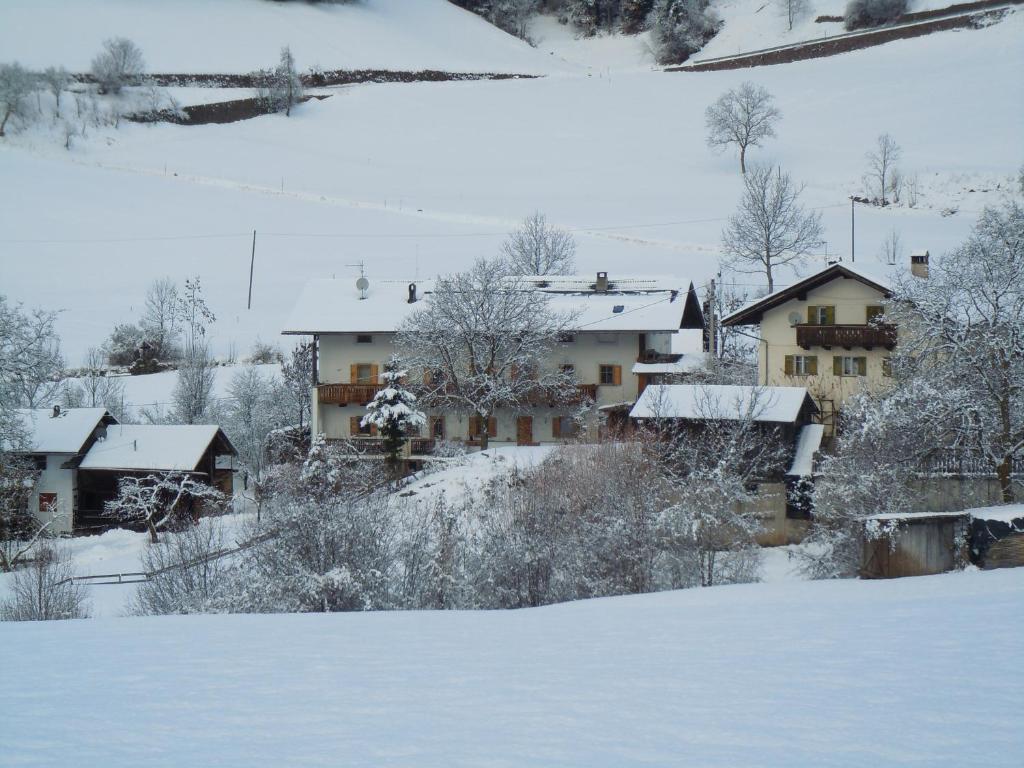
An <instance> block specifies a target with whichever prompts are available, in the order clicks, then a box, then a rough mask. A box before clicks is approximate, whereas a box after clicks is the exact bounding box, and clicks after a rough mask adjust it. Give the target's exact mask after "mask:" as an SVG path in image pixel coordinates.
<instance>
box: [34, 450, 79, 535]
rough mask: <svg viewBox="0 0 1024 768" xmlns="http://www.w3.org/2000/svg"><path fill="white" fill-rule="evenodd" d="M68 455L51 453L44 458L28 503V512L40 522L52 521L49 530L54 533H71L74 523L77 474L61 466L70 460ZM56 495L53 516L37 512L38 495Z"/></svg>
mask: <svg viewBox="0 0 1024 768" xmlns="http://www.w3.org/2000/svg"><path fill="white" fill-rule="evenodd" d="M72 456H73V454H70V453H51V454H49V455H47V457H46V469H44V470H43V472H42V473H41V474H40V475H39V479H38V480H36V484H35V487H34V488H33V489H32V496H31V497H30V498H29V501H28V505H29V506H28V508H29V511H30V512H31V513H32V514H33V515H35V516H36V517H37V518H38V519H39V521H40V522H42V523H47V522H49V521H50V520H53V521H54V522H53V524H52V526H51V527H50V530H51V531H53V532H54V533H71V529H72V526H73V524H74V521H73V519H72V513H73V511H74V503H75V493H76V491H77V487H76V482H77V479H78V472H77V470H74V469H64V468H62V466H61V465H63V464H64V463H65V462H67V461H68V460H69V459H71V458H72ZM40 493H55V494H57V509H56V510H55V514H53V515H49V514H41V513H40V511H39V494H40Z"/></svg>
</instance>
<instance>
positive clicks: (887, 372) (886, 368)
mask: <svg viewBox="0 0 1024 768" xmlns="http://www.w3.org/2000/svg"><path fill="white" fill-rule="evenodd" d="M882 375H883V376H892V358H891V357H883V358H882Z"/></svg>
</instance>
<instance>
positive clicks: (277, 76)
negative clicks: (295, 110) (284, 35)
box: [253, 45, 303, 115]
mask: <svg viewBox="0 0 1024 768" xmlns="http://www.w3.org/2000/svg"><path fill="white" fill-rule="evenodd" d="M253 77H254V78H255V80H256V82H257V87H256V98H257V99H259V100H260V101H262V102H263V104H264V106H265V107H266V109H267V111H269V112H284V113H285V115H291V113H292V107H294V106H295V105H296V104H298V103H299V102H301V101H302V97H303V89H302V78H301V77H300V76H299V72H298V70H297V69H296V68H295V57H294V56H293V55H292V51H291V48H289V47H288V46H287V45H286V46H285V47H284V48H282V49H281V56H280V59H279V61H278V64H277V66H276V67H274V68H273V69H261V70H259V71H258V72H254V73H253Z"/></svg>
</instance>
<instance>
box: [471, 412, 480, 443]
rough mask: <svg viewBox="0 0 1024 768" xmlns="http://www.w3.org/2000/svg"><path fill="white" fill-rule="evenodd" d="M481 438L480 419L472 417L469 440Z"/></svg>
mask: <svg viewBox="0 0 1024 768" xmlns="http://www.w3.org/2000/svg"><path fill="white" fill-rule="evenodd" d="M479 436H480V417H479V416H470V417H469V439H470V440H472V439H473V438H475V437H479Z"/></svg>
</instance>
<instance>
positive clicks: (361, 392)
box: [316, 384, 383, 405]
mask: <svg viewBox="0 0 1024 768" xmlns="http://www.w3.org/2000/svg"><path fill="white" fill-rule="evenodd" d="M382 386H383V385H381V384H318V385H317V388H316V390H317V399H318V400H319V401H320V402H321V403H326V404H328V405H348V404H349V403H354V404H357V405H366V404H367V403H368V402H370V401H371V400H373V396H374V395H376V394H377V393H378V392H379V391H380V390H381V388H382Z"/></svg>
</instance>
